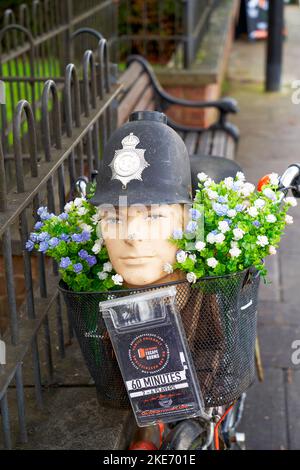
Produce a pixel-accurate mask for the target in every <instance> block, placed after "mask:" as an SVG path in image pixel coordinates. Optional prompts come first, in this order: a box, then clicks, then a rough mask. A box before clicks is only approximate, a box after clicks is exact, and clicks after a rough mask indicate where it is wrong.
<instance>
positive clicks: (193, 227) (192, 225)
mask: <svg viewBox="0 0 300 470" xmlns="http://www.w3.org/2000/svg"><path fill="white" fill-rule="evenodd" d="M196 229H197V222H195V221H194V220H191V221H190V222H189V223H188V224H187V227H186V231H187V232H188V233H194V232H195V231H196Z"/></svg>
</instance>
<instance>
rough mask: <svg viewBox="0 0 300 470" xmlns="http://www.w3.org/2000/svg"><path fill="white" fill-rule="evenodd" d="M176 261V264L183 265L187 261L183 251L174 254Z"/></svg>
mask: <svg viewBox="0 0 300 470" xmlns="http://www.w3.org/2000/svg"><path fill="white" fill-rule="evenodd" d="M176 259H177V261H178V263H184V262H185V260H186V259H187V253H186V252H185V251H183V250H180V251H178V252H177V254H176Z"/></svg>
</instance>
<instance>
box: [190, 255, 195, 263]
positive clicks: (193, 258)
mask: <svg viewBox="0 0 300 470" xmlns="http://www.w3.org/2000/svg"><path fill="white" fill-rule="evenodd" d="M189 258H190V259H191V260H192V261H194V262H196V260H197V256H196V255H195V254H192V255H189Z"/></svg>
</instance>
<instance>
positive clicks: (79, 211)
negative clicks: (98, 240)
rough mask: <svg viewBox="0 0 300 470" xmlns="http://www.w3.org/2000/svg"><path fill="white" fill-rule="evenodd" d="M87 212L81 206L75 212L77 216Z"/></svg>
mask: <svg viewBox="0 0 300 470" xmlns="http://www.w3.org/2000/svg"><path fill="white" fill-rule="evenodd" d="M87 212H88V210H87V208H86V207H83V206H81V207H79V208H78V210H77V214H78V215H85V214H86V213H87Z"/></svg>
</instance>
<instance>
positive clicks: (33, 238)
mask: <svg viewBox="0 0 300 470" xmlns="http://www.w3.org/2000/svg"><path fill="white" fill-rule="evenodd" d="M29 240H31V241H32V242H34V243H36V242H38V241H39V239H38V234H37V233H34V232H31V234H30V235H29Z"/></svg>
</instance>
